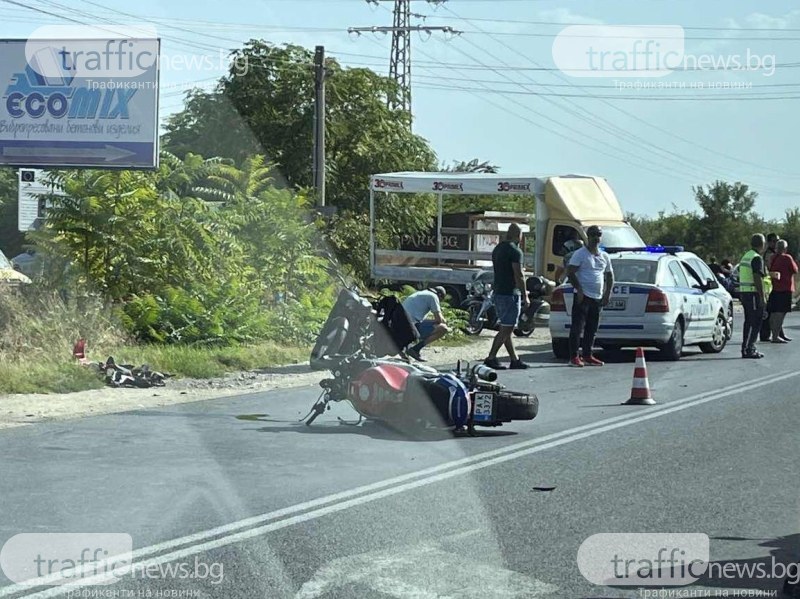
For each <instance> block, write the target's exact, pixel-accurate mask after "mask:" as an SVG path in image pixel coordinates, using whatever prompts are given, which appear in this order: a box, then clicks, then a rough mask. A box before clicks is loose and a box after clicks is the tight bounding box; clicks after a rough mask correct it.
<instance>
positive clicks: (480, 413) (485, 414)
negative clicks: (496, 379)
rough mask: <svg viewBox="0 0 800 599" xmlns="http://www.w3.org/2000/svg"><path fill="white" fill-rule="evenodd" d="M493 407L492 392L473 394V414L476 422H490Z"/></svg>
mask: <svg viewBox="0 0 800 599" xmlns="http://www.w3.org/2000/svg"><path fill="white" fill-rule="evenodd" d="M493 407H494V393H476V394H475V415H474V420H475V421H476V422H491V420H492V412H493Z"/></svg>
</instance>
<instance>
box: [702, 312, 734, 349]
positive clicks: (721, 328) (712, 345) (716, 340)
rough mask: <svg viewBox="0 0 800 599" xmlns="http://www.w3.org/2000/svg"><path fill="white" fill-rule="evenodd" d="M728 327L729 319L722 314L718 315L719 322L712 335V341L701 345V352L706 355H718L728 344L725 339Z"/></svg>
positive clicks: (716, 323) (715, 325)
mask: <svg viewBox="0 0 800 599" xmlns="http://www.w3.org/2000/svg"><path fill="white" fill-rule="evenodd" d="M727 326H728V322H727V318H726V317H725V315H724V314H722V313H721V312H720V313H719V314H718V315H717V321H716V322H715V323H714V330H713V332H712V334H711V337H712V340H711V341H709V342H708V343H701V344H700V351H702V352H703V353H704V354H718V353H719V352H721V351H722V350H723V349H725V345H726V344H727V343H728V340H727V339H726V337H725V331H726V328H727Z"/></svg>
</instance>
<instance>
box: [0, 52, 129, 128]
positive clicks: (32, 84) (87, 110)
mask: <svg viewBox="0 0 800 599" xmlns="http://www.w3.org/2000/svg"><path fill="white" fill-rule="evenodd" d="M57 79H58V80H54V79H53V78H52V77H47V78H46V77H44V76H42V75H40V74H39V73H37V72H36V71H35V70H34V69H33V68H32V67H31V65H26V67H25V72H23V73H16V74H15V75H14V80H13V82H12V83H11V84H9V86H8V87H7V88H6V93H5V99H6V111H7V112H8V114H9V116H11V117H12V118H15V119H19V118H23V117H29V118H33V119H39V118H42V117H44V116H49V117H52V118H55V119H60V118H63V117H67V118H70V119H117V118H121V119H127V118H129V112H128V103H129V102H130V101H131V98H133V96H134V95H135V94H136V92H137V91H138V90H137V89H106V90H100V89H89V88H84V87H80V88H74V87H72V86H71V83H72V79H71V78H69V77H64V78H57Z"/></svg>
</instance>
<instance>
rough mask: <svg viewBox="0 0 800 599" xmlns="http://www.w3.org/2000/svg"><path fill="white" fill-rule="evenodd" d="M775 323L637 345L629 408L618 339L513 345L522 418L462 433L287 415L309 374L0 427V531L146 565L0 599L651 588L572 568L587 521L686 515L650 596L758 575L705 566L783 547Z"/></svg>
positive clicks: (791, 459)
mask: <svg viewBox="0 0 800 599" xmlns="http://www.w3.org/2000/svg"><path fill="white" fill-rule="evenodd" d="M737 328H738V327H737ZM786 330H787V333H788V334H789V335H790V336H794V337H797V341H795V342H793V343H790V344H788V345H785V346H777V345H770V344H766V345H762V347H761V349H762V351H764V353H765V354H766V358H765V359H763V360H742V359H741V358H739V350H738V337H734V340H733V342H732V343H731V346H730V347H729V348H728V349H726V350H725V351H724V352H723V353H722V354H720V355H716V356H709V355H703V354H701V353H699V351H698V350H696V349H693V348H690V349H689V350H687V352H686V354H685V355H684V358H683V359H682V360H681V361H680V362H664V361H659V360H658V357H657V355H656V353H655V352H652V353H651V352H648V354H647V360H648V361H647V367H648V374H649V381H650V386H651V389H652V392H653V396H654V397H655V399H656V401H657V405H655V406H648V407H641V406H638V407H637V406H623V405H621V403H622V402H624V401H625V400H626V399H627V398H628V397H629V396H630V388H631V380H632V375H633V361H634V356H633V352H626V353H624V354H622V355H621V356H618V357H616V358H615V359H614V360H613V361H612V362H609V363H607V364H606V366H604V367H603V368H584V369H574V368H568V367H566V366H565V365H564V364H562V363H557V362H555V361H554V360H553V359H552V358H551V356H550V355H549V354H548V353H537V354H532V355H527V356H524V357H525V358H526V359H527V360H528V361H529V362H531V364H532V365H533V368H531V369H530V370H528V371H522V372H520V371H514V372H511V371H506V372H503V373H502V374H501V382H503V383H504V384H506V385H508V386H509V387H510V388H511V389H516V390H525V391H533V392H535V393H537V394H538V396H539V398H540V402H541V405H540V415H539V417H538V418H537V419H536V420H534V421H532V422H521V423H511V424H507V425H506V426H504V427H503V428H502V429H498V430H489V431H486V432H485V433H484V434H483V435H482V436H480V437H477V438H459V439H454V438H452V436H450V435H449V434H443V433H438V432H433V433H426V434H420V435H418V436H416V437H414V438H409V437H405V436H401V435H399V434H397V433H394V432H392V431H389V430H387V429H385V428H383V427H381V426H378V425H375V424H370V423H366V424H362V425H360V426H357V427H354V426H348V425H345V424H342V423H340V421H339V420H338V418H339V417H341V418H344V419H352V418H353V417H354V412H352V410H351V409H350V408H349V407H348V406H345V405H341V406H336V408H335V409H334V410H332V411H330V412H327V413H325V414H324V415H323V416H321V417H320V418H319V419H318V420H317V421H316V422H315V424H314V425H313V426H312V427H306V426H305V425H303V424H301V423H298V422H297V421H298V420H299V419H300V418H301V417H303V416H304V415H305V414H306V413H307V412H308V410H309V408H310V406H311V404H312V403H313V401H314V400H315V398H316V396H317V395H318V392H317V389H292V390H286V391H281V392H269V393H261V394H254V395H248V396H241V397H238V398H235V399H224V400H222V399H221V400H214V401H206V402H199V403H195V404H184V405H181V406H176V407H172V408H168V409H155V410H148V411H140V412H129V413H125V414H119V415H112V416H101V417H94V418H87V419H83V420H77V421H70V422H64V423H48V424H40V425H36V426H34V427H28V428H20V429H10V430H8V431H3V432H0V456H2V459H0V508H1V509H0V543H5V542H6V541H8V540H9V539H11V538H12V537H14V536H15V535H18V534H20V533H73V534H77V533H127V534H129V535H131V538H132V541H133V547H134V551H135V553H134V558H135V561H136V563H141V564H144V565H149V566H150V568H149V569H148V570H147V571H146V572H144V573H143V572H137V573H136V574H134V575H131V576H127V577H123V578H122V579H121V580H120V581H119V582H116V583H115V584H111V585H104V586H84V587H65V586H39V587H35V588H27V587H25V588H23V587H21V586H17V585H14V584H12V581H11V580H9V579H8V578H7V577H5V576H3V575H1V574H0V598H5V597H18V596H24V595H26V593H27V594H31V595H33V596H40V597H54V596H73V597H89V596H93V597H124V596H130V597H148V596H149V597H234V598H238V597H248V598H249V597H269V598H272V597H276V598H277V597H280V598H283V597H297V598H304V599H310V598H316V597H319V598H326V599H327V598H334V597H336V598H338V597H342V598H344V597H348V598H349V597H353V598H372V597H375V598H388V597H398V598H407V597H408V598H410V597H414V598H423V599H427V598H444V597H459V598H461V597H469V598H472V597H475V598H478V597H480V598H484V597H520V598H522V597H525V598H529V597H554V598H555V597H557V598H587V599H588V598H591V597H647V596H656V595H648V594H646V592H645V590H642V588H640V587H629V586H623V585H622V584H620V583H615V584H614V586H606V585H604V584H593V583H591V582H589V581H588V580H587V579H586V578H585V577H584V575H583V574H582V572H581V570H580V569H579V566H578V555H579V549H580V548H581V546H582V544H583V543H584V541H586V540H587V539H589V538H590V537H591V536H592V535H595V534H598V533H618V534H622V533H626V534H630V533H648V534H649V535H650V537H648V538H654V537H653V535H656V534H658V533H672V534H674V535H675V534H677V535H686V534H689V533H700V534H703V535H707V537H708V539H709V552H710V559H711V562H712V563H711V565H712V566H717V569H716V570H713V569H712V570H710V571H709V572H708V573H707V575H705V576H703V577H701V578H700V580H698V581H697V582H695V583H694V584H693V585H692V586H689V587H677V589H678V590H679V591H680V592H683V593H689V592H694V593H696V594H694V595H688V594H687V595H680V594H673V595H671V596H724V595H723V592H728V595H727V596H757V595H756V593H757V592H760V591H764V592H765V593H771V592H772V591H774V590H776V589H778V588H780V584H781V581H780V580H778V579H777V578H769V577H766V576H763V575H759V576H747V575H744V574H740V575H736V574H733V575H730V574H728V575H726V576H725V577H723V576H721V575H720V573H721V572H722V567H723V566H725V565H728V566H730V568H732V569H733V570H730V569H729V570H727V572H731V571H735V570H736V568H742V567H746V566H755V565H761V566H767V567H768V568H769V567H771V564H772V563H773V562H776V563H781V564H784V563H789V562H800V503H799V502H798V489H800V485H798V455H800V437H798V434H797V431H798V428H800V393H798V391H797V390H798V387H799V386H800V369H798V367H797V364H798V358H800V317H794V316H792V317H790V319H789V320H787V327H786ZM682 538H683V537H681V539H682ZM678 544H679V543H678ZM676 546H677V545H676ZM595 557H596V558H597V559H604V556H600V557H597V556H594V554H593V558H595ZM4 558H8V555H4V554H2V553H0V565H2V563H4V562H3V560H4ZM170 566H172V568H173V570H172V571H170V569H169V567H170ZM662 571H663V570H662ZM712 572H713V573H716V574H717V576H715V575H713V574H712ZM740 572H741V570H740ZM769 573H770V572H769V571H767V574H769ZM97 581H98V580H96V579H92V578H88V579H86V580H84V582H97ZM645 588H650V587H645ZM675 590H676V589H675V588H673V592H674V591H675ZM701 591H708V593H709V595H702V594H699V593H700V592H701ZM70 593H71V594H70ZM148 593H149V595H148ZM737 593H738V594H737ZM764 596H778V595H769V594H766V595H764Z"/></svg>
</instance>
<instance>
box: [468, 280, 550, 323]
mask: <svg viewBox="0 0 800 599" xmlns="http://www.w3.org/2000/svg"><path fill="white" fill-rule="evenodd" d="M493 281H494V272H493V271H491V270H481V271H479V272H477V273H476V274H475V276H474V277H473V278H472V281H471V282H470V283H468V284H467V292H468V293H469V296H468V297H467V299H466V300H464V302H463V303H462V304H461V309H462V310H466V311H467V312H468V313H469V318H468V320H467V326H466V333H467V334H468V335H479V334H480V333H481V331H483V329H484V328H486V329H491V330H493V331H497V330H500V323H499V322H498V319H497V311H496V310H495V307H494V299H493V298H494V290H493V289H492V282H493ZM525 287H526V289H527V291H528V299H529V301H530V304H529V305H528V307H527V308H523V309H522V311H521V313H520V315H519V320H518V321H517V326H516V327H515V328H514V334H515V335H516V336H517V337H529V336H530V335H531V333H533V331H534V330H535V329H536V327H540V328H547V327H549V324H550V304H549V303H548V302H547V301H546V300H545V297H547V296H549V295H550V294H551V293H552V292H553V289H555V288H556V284H555V282H554V281H551V280H550V279H546V278H545V277H542V276H536V277H529V278H528V280H527V281H526V282H525Z"/></svg>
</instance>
